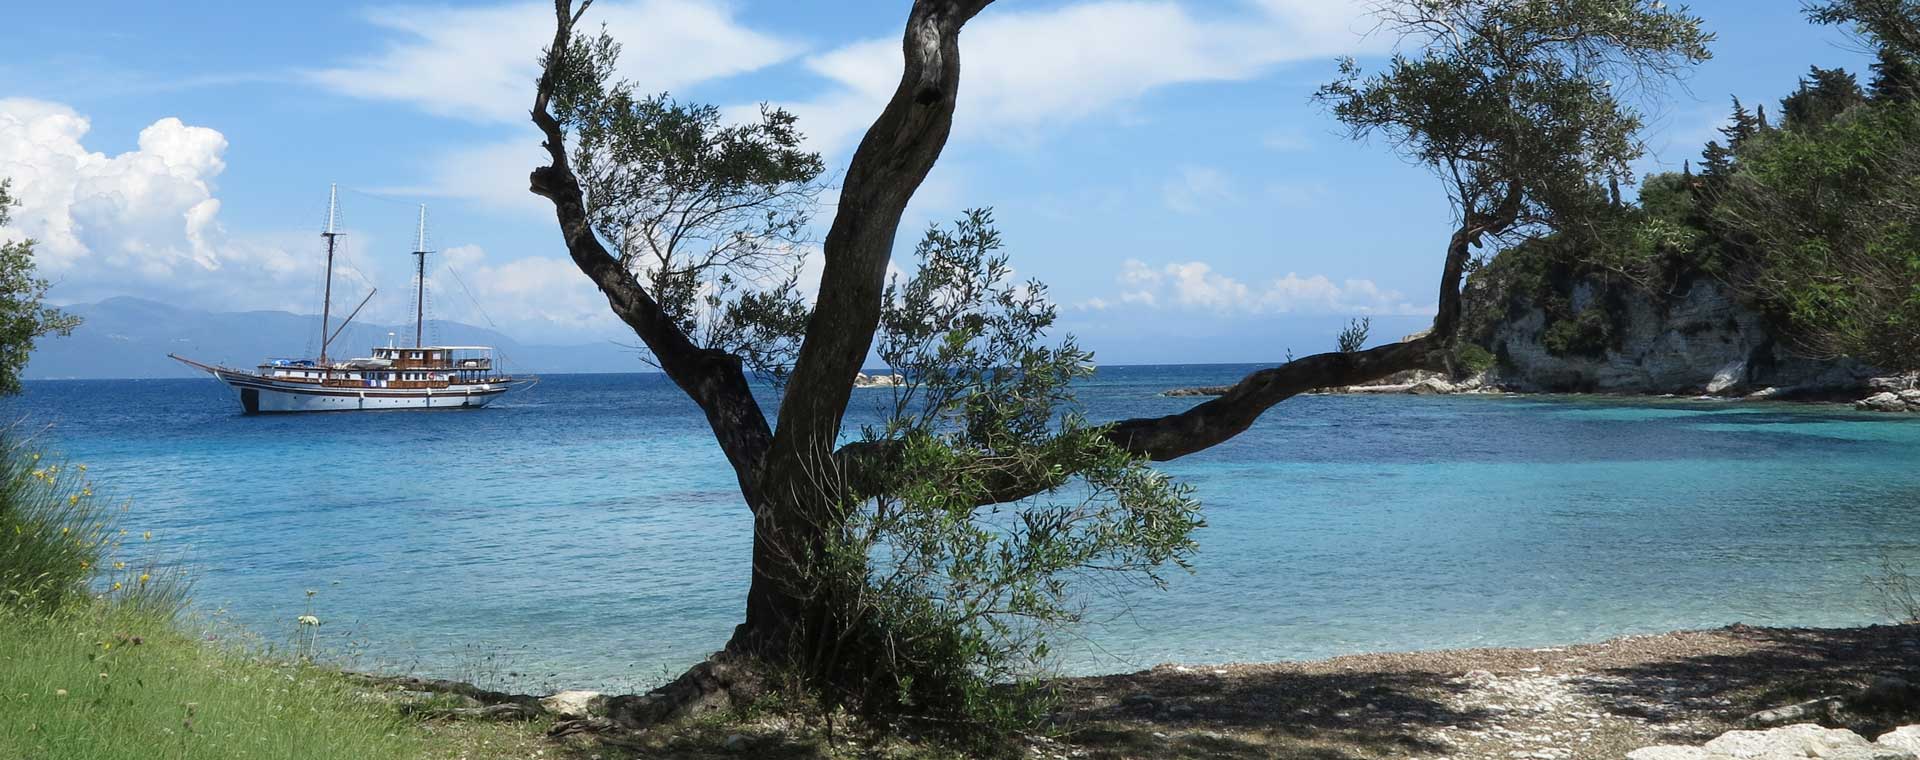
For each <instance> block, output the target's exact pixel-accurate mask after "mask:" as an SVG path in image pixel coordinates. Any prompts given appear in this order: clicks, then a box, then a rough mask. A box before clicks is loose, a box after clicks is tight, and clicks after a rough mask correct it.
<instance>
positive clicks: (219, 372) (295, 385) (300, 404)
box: [170, 355, 534, 414]
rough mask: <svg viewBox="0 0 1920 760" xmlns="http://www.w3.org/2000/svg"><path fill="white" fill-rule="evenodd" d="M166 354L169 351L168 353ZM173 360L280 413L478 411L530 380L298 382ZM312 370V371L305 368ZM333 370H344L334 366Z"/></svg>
mask: <svg viewBox="0 0 1920 760" xmlns="http://www.w3.org/2000/svg"><path fill="white" fill-rule="evenodd" d="M170 356H171V355H170ZM173 358H175V359H178V360H179V361H181V362H183V363H185V364H187V365H189V366H192V367H194V368H196V369H200V370H203V371H205V372H206V373H207V374H210V375H213V376H214V377H215V378H218V379H219V380H220V382H223V383H226V384H227V386H228V387H231V388H233V390H234V393H235V395H237V396H239V398H240V407H241V409H243V410H244V411H246V413H248V414H278V413H285V412H362V411H381V410H389V409H391V410H401V409H478V408H480V407H483V406H486V405H487V404H489V403H491V402H492V401H493V400H494V399H497V398H499V397H501V396H504V395H506V394H507V392H508V391H511V390H514V389H516V388H519V387H522V386H526V385H531V384H532V383H533V382H534V379H533V378H506V377H496V378H488V379H486V380H484V381H480V382H454V383H447V384H445V385H443V386H441V387H438V388H393V387H386V386H384V385H382V384H381V383H378V382H368V383H366V384H365V385H364V386H353V385H334V384H322V383H320V382H318V381H312V380H310V381H306V382H301V381H298V380H285V379H281V378H276V377H271V376H268V375H265V374H261V373H254V372H246V371H242V370H236V369H228V368H226V367H218V366H214V365H210V364H201V363H200V362H196V361H193V360H191V359H187V358H185V357H182V356H173ZM308 371H309V372H311V373H313V374H318V371H317V370H308ZM335 373H336V374H344V371H340V370H336V371H335Z"/></svg>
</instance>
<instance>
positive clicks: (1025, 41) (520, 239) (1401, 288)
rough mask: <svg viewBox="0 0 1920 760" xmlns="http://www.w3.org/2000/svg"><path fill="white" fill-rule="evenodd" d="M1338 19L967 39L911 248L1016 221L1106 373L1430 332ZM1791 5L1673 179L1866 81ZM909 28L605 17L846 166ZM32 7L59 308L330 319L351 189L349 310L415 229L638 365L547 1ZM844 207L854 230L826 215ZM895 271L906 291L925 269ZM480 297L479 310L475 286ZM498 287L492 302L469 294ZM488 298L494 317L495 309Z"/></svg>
mask: <svg viewBox="0 0 1920 760" xmlns="http://www.w3.org/2000/svg"><path fill="white" fill-rule="evenodd" d="M1359 5H1360V3H1357V2H1346V1H1345V0H1206V1H1204V2H1203V1H1202V0H1140V1H1122V0H1065V1H1062V0H1046V1H1041V0H1031V1H1029V0H1001V1H1000V2H999V3H997V4H996V5H995V6H993V7H992V8H990V9H989V10H988V11H986V12H985V13H984V14H982V16H981V17H980V18H979V19H976V20H975V22H974V23H973V24H972V25H971V26H969V27H968V29H967V31H966V32H965V33H964V34H963V36H962V56H963V61H964V64H963V65H964V66H965V71H966V74H965V77H964V79H963V83H962V97H961V105H960V109H959V112H958V114H957V115H956V128H955V135H954V138H953V140H952V141H951V143H950V144H949V146H948V148H947V151H946V153H945V155H944V156H943V158H942V159H941V162H940V164H939V166H937V167H936V168H935V170H934V172H933V175H932V176H931V177H930V179H929V180H928V182H927V184H926V186H925V187H923V189H922V190H921V192H920V194H919V195H918V196H917V197H916V199H915V201H914V204H913V206H912V207H911V208H910V209H909V212H908V217H907V220H906V223H905V224H904V225H903V232H902V239H901V242H900V245H899V246H898V249H897V252H896V259H897V260H900V259H904V257H905V256H907V255H908V254H909V253H910V251H911V245H912V242H913V240H914V239H916V238H917V237H918V235H919V232H920V231H921V230H922V229H923V228H924V227H925V226H926V225H927V224H928V223H929V222H932V221H937V220H946V219H951V218H952V217H954V216H955V215H956V214H958V213H959V212H960V211H961V210H962V209H964V208H968V207H973V206H992V207H994V208H995V209H996V216H997V218H998V220H999V222H1000V226H1001V230H1002V232H1003V234H1004V237H1005V239H1006V241H1007V243H1008V247H1009V249H1010V250H1011V252H1012V254H1013V257H1014V264H1015V266H1016V267H1017V269H1018V271H1019V273H1020V274H1021V275H1023V276H1033V277H1038V278H1040V279H1042V280H1044V281H1046V282H1047V283H1048V284H1049V285H1050V286H1051V287H1052V293H1053V296H1054V298H1055V300H1056V301H1058V302H1059V303H1060V304H1061V307H1062V313H1063V320H1062V321H1063V327H1064V328H1065V329H1067V330H1071V331H1072V332H1075V333H1077V334H1079V335H1080V336H1081V337H1082V339H1083V342H1084V343H1085V344H1086V345H1089V346H1091V347H1092V348H1094V349H1095V350H1096V351H1097V352H1098V353H1099V355H1100V358H1101V359H1102V360H1103V361H1107V362H1117V363H1136V362H1182V361H1190V362H1215V361H1248V362H1256V361H1268V360H1272V359H1276V358H1279V357H1280V356H1281V355H1283V354H1284V352H1285V351H1286V350H1287V349H1292V350H1294V351H1295V352H1296V353H1300V354H1305V353H1311V352H1315V351H1320V350H1326V349H1328V348H1330V347H1331V345H1332V342H1333V332H1334V330H1335V328H1336V326H1337V325H1338V324H1340V323H1341V322H1342V321H1343V320H1344V319H1346V318H1348V317H1350V316H1353V315H1357V314H1372V315H1375V319H1376V324H1379V325H1380V326H1381V327H1380V328H1378V329H1377V330H1376V334H1377V335H1378V336H1380V337H1392V335H1396V334H1398V333H1399V332H1405V331H1408V330H1411V329H1415V328H1417V327H1419V326H1420V325H1421V324H1422V323H1423V321H1424V320H1423V318H1422V317H1423V315H1426V314H1429V313H1430V312H1431V309H1432V304H1433V301H1434V297H1433V294H1432V292H1431V291H1432V288H1433V287H1434V286H1433V282H1434V280H1435V274H1436V272H1437V268H1438V266H1439V261H1440V256H1439V253H1440V250H1441V247H1442V245H1443V244H1444V240H1445V235H1446V233H1447V231H1448V229H1449V226H1448V222H1449V212H1448V209H1447V206H1446V204H1445V202H1444V199H1443V198H1442V196H1441V194H1440V192H1439V188H1438V186H1437V185H1436V184H1435V182H1433V181H1432V180H1431V179H1430V178H1429V176H1428V175H1427V174H1425V173H1424V172H1423V171H1422V170H1421V169H1419V168H1417V167H1413V166H1409V165H1408V164H1406V163H1405V162H1403V161H1401V160H1400V159H1398V158H1396V157H1394V156H1392V155H1391V154H1389V153H1388V152H1387V151H1386V150H1385V149H1384V148H1383V146H1381V145H1379V144H1372V145H1369V144H1361V143H1352V142H1349V141H1347V140H1346V139H1344V138H1343V137H1342V136H1341V135H1340V133H1339V131H1338V129H1337V125H1335V124H1334V123H1333V122H1332V121H1331V119H1329V118H1328V117H1327V116H1326V115H1325V114H1324V113H1323V112H1321V111H1320V110H1319V109H1318V108H1317V107H1315V106H1314V105H1312V104H1311V103H1310V102H1309V101H1308V95H1309V94H1310V93H1311V92H1312V91H1313V89H1314V88H1315V87H1316V86H1317V85H1318V84H1319V83H1321V82H1323V81H1325V80H1326V79H1328V78H1329V77H1330V76H1331V75H1332V73H1333V69H1334V63H1333V61H1334V59H1335V57H1336V56H1339V55H1343V54H1353V55H1357V56H1359V57H1360V58H1361V60H1362V63H1363V64H1365V63H1368V62H1377V60H1378V58H1379V56H1380V55H1381V54H1382V53H1384V52H1385V51H1386V50H1387V49H1388V48H1389V47H1390V45H1391V43H1392V40H1390V39H1385V38H1381V37H1377V36H1375V37H1369V36H1366V35H1364V34H1362V33H1361V32H1363V31H1365V30H1366V29H1367V28H1369V25H1368V23H1367V22H1366V20H1365V18H1364V17H1363V16H1362V15H1361V14H1360V12H1359V11H1358V10H1357V8H1358V6H1359ZM1799 5H1800V4H1799V3H1798V2H1797V0H1714V1H1713V2H1700V3H1696V4H1694V5H1693V6H1692V7H1693V9H1694V11H1695V12H1697V13H1698V14H1699V15H1701V16H1702V17H1704V18H1705V20H1706V23H1707V26H1708V28H1709V29H1710V30H1711V31H1713V32H1714V33H1715V34H1716V35H1717V36H1718V41H1717V42H1716V43H1715V44H1714V46H1713V50H1714V53H1715V59H1714V60H1713V61H1711V62H1709V63H1707V64H1706V65H1704V66H1701V67H1699V68H1698V69H1697V70H1695V71H1694V72H1693V73H1692V74H1691V75H1690V76H1689V78H1688V80H1687V81H1686V82H1685V83H1684V85H1683V86H1680V87H1675V88H1671V89H1670V90H1669V91H1668V92H1666V93H1665V95H1664V98H1663V99H1662V101H1661V102H1658V103H1653V104H1651V105H1650V108H1649V112H1648V119H1647V121H1648V125H1649V128H1648V131H1647V133H1646V135H1645V137H1646V140H1647V143H1648V146H1649V148H1650V149H1651V151H1652V152H1651V154H1650V156H1649V157H1648V159H1647V160H1646V161H1645V162H1644V169H1645V170H1648V171H1654V170H1660V169H1667V168H1678V166H1679V164H1680V162H1681V161H1682V160H1684V159H1688V158H1691V157H1693V156H1695V155H1696V154H1697V153H1698V151H1699V148H1700V145H1701V144H1702V143H1703V142H1704V141H1705V140H1706V139H1708V138H1710V137H1712V136H1714V133H1713V129H1714V128H1715V127H1716V126H1718V125H1719V124H1720V123H1721V122H1722V120H1723V119H1724V116H1725V114H1726V112H1727V110H1728V100H1727V99H1728V97H1729V96H1730V95H1738V96H1740V97H1741V98H1742V99H1743V100H1745V101H1747V102H1749V103H1755V102H1757V103H1764V104H1767V105H1769V106H1770V110H1771V106H1772V105H1773V104H1774V103H1776V102H1777V100H1778V99H1779V97H1780V96H1782V95H1784V94H1785V93H1786V92H1787V91H1788V90H1790V89H1791V88H1792V87H1793V84H1794V81H1795V79H1796V78H1797V77H1798V76H1799V75H1800V74H1802V73H1803V72H1805V70H1806V68H1807V66H1808V65H1810V64H1819V65H1823V66H1832V65H1845V66H1847V67H1849V68H1852V69H1855V70H1857V71H1860V72H1861V73H1862V75H1863V78H1864V74H1865V72H1864V56H1863V55H1862V54H1861V53H1859V52H1858V51H1857V50H1856V49H1855V48H1856V46H1855V45H1854V43H1853V42H1852V41H1851V40H1849V39H1847V38H1846V37H1845V36H1844V35H1843V34H1842V33H1841V32H1840V31H1838V30H1833V29H1828V28H1821V27H1813V26H1810V25H1808V24H1806V23H1805V21H1804V20H1803V18H1802V16H1801V14H1800V12H1799ZM906 6H907V3H906V2H905V0H884V1H883V0H846V1H838V0H836V1H835V2H791V1H790V0H753V1H748V0H735V1H732V2H729V1H727V0H626V1H624V2H616V1H615V0H601V2H600V3H599V4H596V5H595V6H594V10H593V14H592V15H590V17H589V18H590V20H593V19H597V20H598V21H601V22H604V23H607V24H608V25H609V26H610V27H611V29H612V31H613V32H614V34H615V35H616V36H617V37H618V38H620V39H621V40H622V42H623V43H624V44H625V46H626V56H625V57H624V59H623V69H624V73H625V74H626V75H627V76H628V77H630V78H632V79H634V80H636V81H637V82H638V83H639V84H640V86H641V87H642V88H643V89H649V90H663V89H664V90H671V91H672V92H673V93H674V94H675V95H676V96H677V97H681V98H683V99H689V100H697V101H703V102H710V103H714V104H717V105H720V106H722V107H723V108H726V109H729V113H745V112H748V109H751V108H752V107H753V106H754V104H756V103H759V102H762V101H765V102H771V103H775V104H778V105H782V106H785V107H788V108H790V109H792V110H794V111H795V112H796V113H797V114H799V115H800V117H801V127H802V129H803V130H805V131H806V132H807V133H808V134H809V135H810V137H811V139H812V143H813V146H814V147H815V148H817V149H818V150H821V151H822V152H824V153H825V154H826V156H827V159H828V162H829V165H830V166H832V167H834V171H836V172H837V171H838V168H839V167H841V166H844V164H845V161H846V159H847V156H848V153H849V152H850V150H851V146H852V144H853V143H854V142H855V141H857V139H858V136H859V134H860V132H861V131H862V130H863V129H864V127H865V125H866V124H867V123H868V122H869V121H870V120H871V119H872V118H873V116H874V115H875V114H876V113H877V112H878V109H879V105H880V102H882V101H883V100H884V96H885V94H886V93H888V92H890V91H891V88H892V83H893V82H894V81H895V80H896V79H897V77H898V68H897V67H898V62H897V59H898V40H899V25H900V22H901V21H902V20H903V19H904V16H905V9H906ZM236 7H237V6H234V5H233V4H231V3H213V2H204V3H202V2H177V3H86V4H65V5H61V4H30V5H27V6H24V7H20V8H13V9H9V10H8V11H6V15H7V19H8V20H7V23H6V24H5V25H4V26H3V27H0V49H5V50H7V51H8V53H9V55H8V56H7V57H6V59H5V60H4V61H0V175H4V176H11V177H13V178H14V181H15V191H16V194H17V195H19V196H20V197H21V199H22V201H23V203H24V204H25V205H24V206H23V207H22V208H21V209H19V210H18V211H17V213H16V218H15V220H14V224H13V226H12V227H9V228H6V229H4V230H0V236H5V237H9V238H12V237H20V236H25V235H30V236H33V237H35V238H38V239H40V240H42V246H41V250H42V267H43V269H44V270H45V272H46V273H47V274H48V275H49V276H50V277H51V278H52V279H53V280H54V281H55V283H56V284H55V287H54V290H53V295H54V297H55V299H56V300H58V301H61V302H67V303H74V302H86V301H93V300H99V299H101V298H105V297H109V296H114V295H134V296H141V297H146V298H155V299H161V300H168V301H171V302H175V303H180V304H183V305H188V306H193V307H199V308H207V309H214V310H233V309H252V308H278V309H287V310H291V311H296V312H303V313H308V312H315V311H317V310H318V308H317V304H318V301H319V292H318V290H319V277H318V275H319V267H320V263H319V262H320V259H319V256H320V248H319V237H318V236H317V234H316V233H317V232H318V231H319V227H320V224H321V221H322V217H323V215H324V210H325V205H326V192H327V186H328V183H332V182H337V183H339V184H340V185H341V186H342V187H343V188H344V190H343V192H342V205H343V208H344V215H345V220H346V224H347V230H348V231H349V233H350V237H349V241H350V246H349V248H348V256H347V258H346V261H345V263H346V266H347V267H348V268H349V269H350V271H349V272H348V273H347V274H345V275H343V278H344V283H345V284H343V286H342V288H343V289H344V290H345V291H346V293H347V295H346V296H345V297H341V298H337V299H336V300H346V298H351V299H352V300H353V301H358V296H359V295H360V294H363V293H365V292H366V289H367V288H368V287H374V286H377V287H379V288H381V293H380V297H378V298H376V299H375V300H374V302H373V305H370V306H369V307H368V310H369V315H368V316H369V317H370V318H372V319H373V320H375V321H380V320H387V321H402V320H403V319H404V317H402V316H400V315H403V314H405V313H407V311H408V309H409V308H410V302H409V300H408V297H407V295H406V290H407V283H408V280H407V276H408V267H409V266H410V259H409V257H408V256H407V255H406V254H407V251H409V250H411V249H412V245H413V241H412V239H411V236H412V226H413V225H412V221H413V214H414V209H415V204H417V203H422V202H424V203H427V204H428V205H429V213H430V215H431V220H430V224H431V241H430V247H432V248H434V249H436V250H443V251H445V254H444V255H443V259H444V260H445V261H447V262H450V263H451V264H452V265H453V270H452V271H454V272H457V273H458V276H459V281H458V282H455V281H454V280H453V279H452V277H451V275H448V274H446V273H445V272H444V270H443V271H442V272H441V273H439V274H436V275H435V276H434V278H433V282H432V286H433V287H434V288H435V291H436V293H437V296H436V298H435V299H434V300H433V302H432V306H433V310H434V312H435V313H436V314H438V315H439V316H443V317H447V318H451V319H460V320H463V321H469V322H475V323H482V324H484V323H486V322H489V321H491V322H492V323H494V324H496V325H497V326H499V327H500V328H501V329H503V330H504V331H506V332H508V333H510V334H513V335H515V336H516V337H518V338H520V339H522V340H525V341H529V342H541V343H584V342H590V341H602V340H622V341H625V342H631V336H630V335H628V334H625V333H624V332H623V331H622V329H621V327H620V326H619V324H618V323H617V322H615V321H614V320H613V319H612V318H611V316H610V315H609V314H608V313H607V311H606V308H605V304H604V301H602V300H601V299H600V298H599V296H598V295H597V294H596V293H595V292H594V291H593V290H592V288H591V286H589V285H588V284H587V283H586V281H585V279H584V278H583V277H582V276H581V275H579V274H578V273H577V272H575V271H574V270H573V269H572V266H571V264H570V263H569V262H567V261H566V259H565V257H564V251H563V249H562V248H561V247H560V244H559V238H558V235H557V233H556V231H555V227H554V222H553V217H552V215H551V212H550V211H548V210H547V209H546V208H544V207H543V206H542V203H543V201H542V200H541V199H539V198H536V197H534V196H532V195H530V194H528V193H527V192H526V191H525V187H526V183H525V177H526V173H527V171H528V170H529V169H531V168H532V167H533V166H535V165H537V163H538V161H539V157H540V152H539V148H538V136H537V134H536V133H535V132H534V130H533V128H532V127H531V126H530V125H529V124H527V123H526V121H525V118H524V111H525V108H526V107H527V105H528V104H529V103H530V100H531V97H530V96H531V78H532V77H533V76H534V61H535V59H536V57H537V55H538V52H539V47H540V45H541V44H542V42H543V40H544V39H545V38H547V37H548V36H550V33H551V32H550V27H549V26H547V25H548V24H550V23H551V21H550V15H549V14H550V12H551V11H550V9H548V8H545V7H542V5H541V4H540V3H538V2H532V3H511V4H499V3H458V4H444V5H441V4H435V5H402V6H391V7H375V6H373V5H357V4H352V3H325V4H321V3H299V4H280V3H273V4H267V3H261V4H253V5H252V6H251V7H249V8H247V9H246V10H238V11H237V10H235V8H236ZM823 213H830V209H829V210H828V211H826V212H823ZM903 263H904V262H903ZM462 285H464V288H463V287H462ZM463 291H471V292H472V294H473V296H474V298H473V299H469V298H468V296H467V295H466V293H465V292H463ZM475 301H477V302H478V304H479V305H480V308H481V309H483V310H484V314H482V313H481V311H480V310H476V307H475V305H474V304H475Z"/></svg>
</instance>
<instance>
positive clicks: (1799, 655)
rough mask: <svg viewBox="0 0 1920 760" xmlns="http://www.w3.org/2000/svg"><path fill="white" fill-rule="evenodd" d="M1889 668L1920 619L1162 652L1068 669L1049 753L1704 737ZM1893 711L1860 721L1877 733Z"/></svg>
mask: <svg viewBox="0 0 1920 760" xmlns="http://www.w3.org/2000/svg"><path fill="white" fill-rule="evenodd" d="M1883 675H1894V676H1901V677H1904V678H1907V679H1908V680H1909V681H1913V682H1916V683H1920V625H1907V626H1872V627H1866V628H1846V629H1779V628H1752V627H1747V626H1732V627H1728V628H1723V629H1717V630H1711V631H1690V632H1678V633H1669V634H1661V635H1654V636H1634V637H1628V638H1621V639H1615V640H1612V641H1607V642H1603V643H1599V644H1586V645H1578V646H1568V647H1552V648H1543V649H1471V650H1453V651H1435V652H1408V653H1395V654H1377V655H1359V656H1353V657H1340V658H1336V659H1332V660H1322V661H1316V662H1302V663H1285V664H1271V665H1227V666H1197V667H1188V666H1177V665H1163V666H1160V667H1156V668H1154V669H1152V670H1148V671H1144V672H1140V673H1133V674H1127V675H1113V676H1100V677H1092V678H1080V679H1072V680H1070V681H1067V682H1065V686H1066V693H1067V697H1068V708H1067V709H1066V710H1065V711H1063V713H1062V716H1061V719H1062V724H1063V726H1065V727H1066V728H1067V730H1068V734H1067V736H1066V737H1064V740H1063V741H1062V742H1060V743H1058V744H1051V745H1044V746H1043V747H1041V748H1039V749H1040V753H1039V754H1041V755H1053V756H1060V757H1092V758H1121V757H1126V758H1132V757H1143V758H1161V757H1207V758H1255V757H1261V758H1264V757H1287V758H1318V759H1324V760H1338V759H1346V758H1355V759H1357V758H1463V759H1465V758H1500V759H1501V760H1509V759H1515V758H1533V759H1536V760H1579V759H1583V758H1619V757H1622V756H1624V755H1625V754H1626V753H1627V752H1629V751H1631V750H1633V749H1635V748H1638V747H1643V746H1648V745H1653V744H1668V743H1693V744H1698V743H1701V742H1704V741H1706V740H1707V739H1711V738H1713V737H1714V736H1717V735H1719V734H1720V733H1721V732H1724V731H1727V730H1731V729H1734V728H1740V727H1742V726H1741V725H1740V722H1741V720H1742V719H1744V718H1745V717H1746V716H1747V715H1749V714H1751V713H1753V712H1755V711H1758V710H1762V709H1767V708H1771V707H1777V706H1780V705H1784V704H1789V703H1793V702H1798V701H1801V700H1805V699H1811V698H1814V697H1818V696H1825V695H1829V694H1840V693H1845V692H1848V691H1851V690H1854V689H1858V688H1859V687H1861V686H1864V685H1865V684H1867V683H1869V682H1871V681H1872V680H1873V679H1874V678H1875V677H1878V676H1883ZM1894 720H1895V719H1893V718H1889V719H1888V720H1887V721H1886V722H1875V721H1865V722H1863V723H1862V724H1861V725H1857V726H1851V727H1853V728H1855V729H1856V730H1861V731H1862V732H1863V733H1866V734H1867V735H1868V736H1872V735H1875V734H1876V733H1877V732H1878V731H1880V730H1884V729H1885V728H1886V727H1887V726H1889V725H1891V724H1892V722H1894ZM1908 722H1913V721H1911V720H1909V721H1908Z"/></svg>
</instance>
